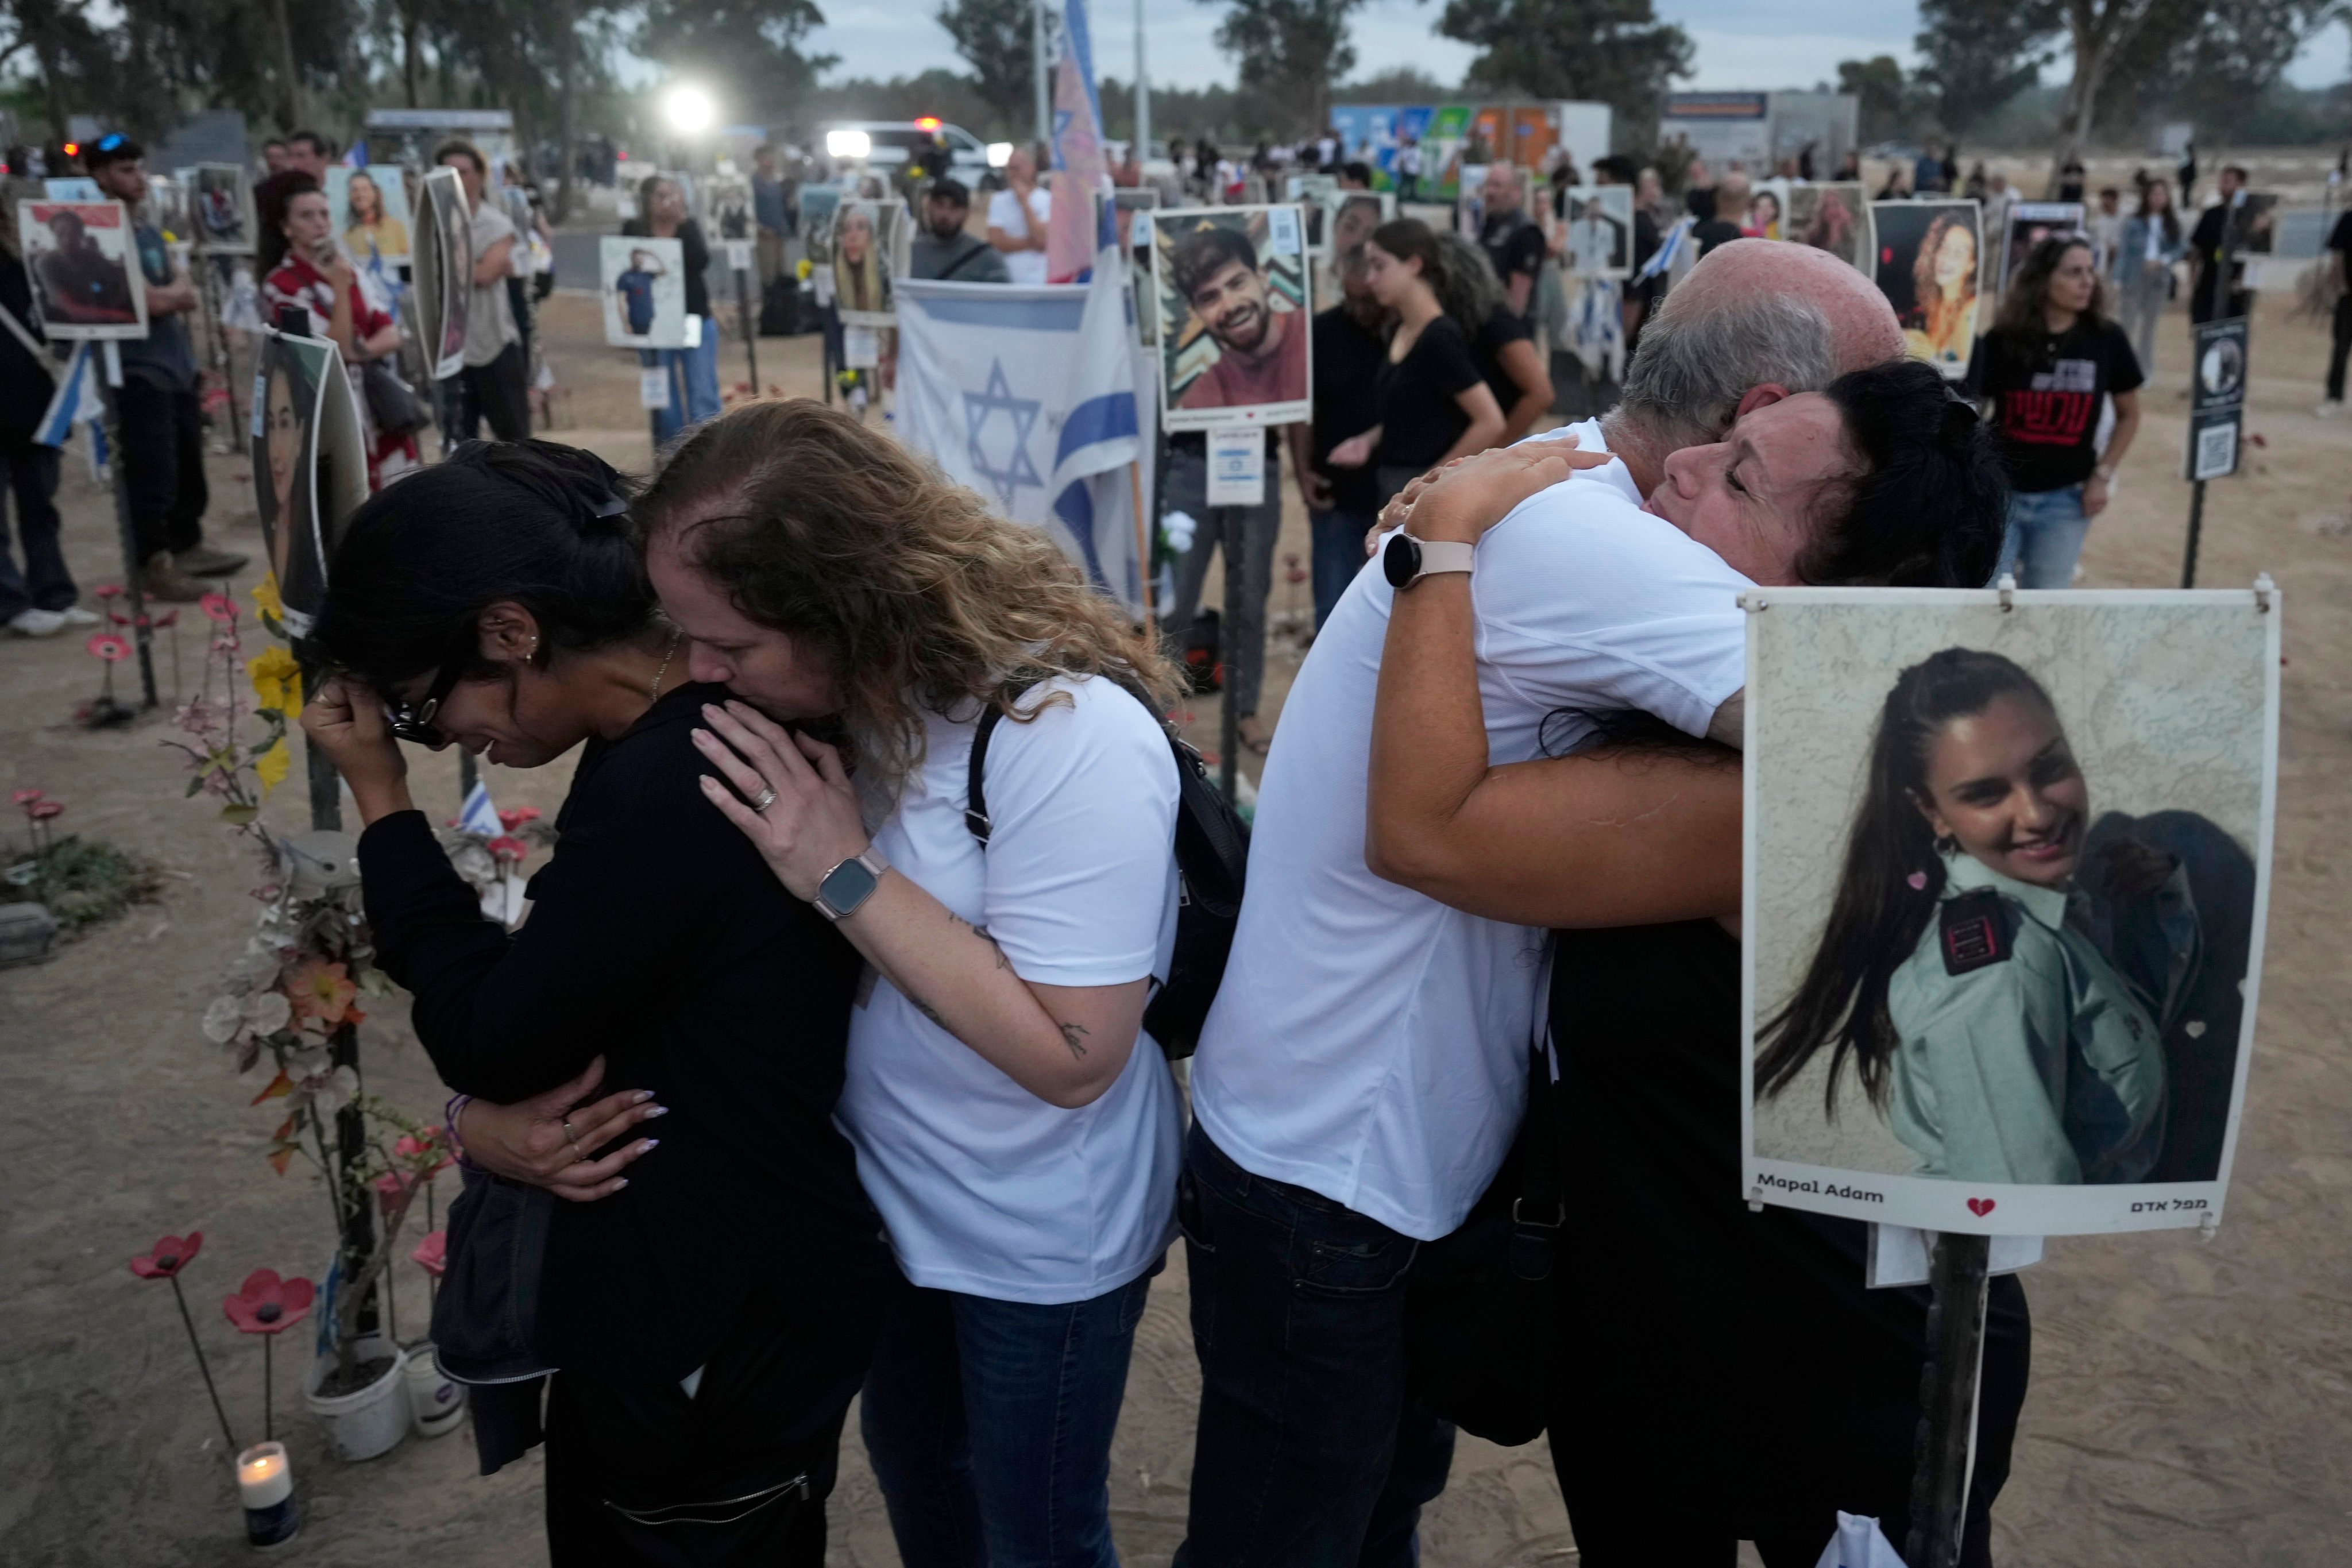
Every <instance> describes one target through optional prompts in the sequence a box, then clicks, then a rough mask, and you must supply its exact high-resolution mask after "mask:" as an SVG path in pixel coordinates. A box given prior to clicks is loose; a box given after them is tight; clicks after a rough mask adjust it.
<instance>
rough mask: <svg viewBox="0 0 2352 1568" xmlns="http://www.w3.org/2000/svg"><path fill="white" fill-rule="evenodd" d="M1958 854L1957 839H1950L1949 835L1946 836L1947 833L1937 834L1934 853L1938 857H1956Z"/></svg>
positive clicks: (1958, 844) (1958, 842) (1958, 843)
mask: <svg viewBox="0 0 2352 1568" xmlns="http://www.w3.org/2000/svg"><path fill="white" fill-rule="evenodd" d="M1959 852H1960V841H1959V840H1958V839H1957V838H1955V837H1952V836H1951V835H1950V834H1948V833H1939V834H1937V835H1936V853H1937V854H1938V855H1957V854H1958V853H1959Z"/></svg>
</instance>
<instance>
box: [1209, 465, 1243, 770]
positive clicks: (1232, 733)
mask: <svg viewBox="0 0 2352 1568" xmlns="http://www.w3.org/2000/svg"><path fill="white" fill-rule="evenodd" d="M1209 516H1210V517H1211V518H1212V519H1213V520H1214V521H1215V523H1216V529H1217V552H1218V553H1219V554H1220V555H1222V556H1223V557H1224V561H1223V569H1224V574H1225V615H1224V623H1225V624H1224V625H1223V626H1219V627H1218V628H1217V664H1218V666H1219V667H1221V668H1222V669H1223V679H1222V680H1221V681H1220V682H1219V687H1220V689H1219V690H1218V693H1217V786H1218V787H1219V788H1220V789H1222V790H1223V791H1224V792H1225V798H1226V799H1227V800H1231V801H1238V800H1239V799H1240V796H1239V795H1235V794H1234V791H1235V790H1236V789H1238V788H1239V787H1240V784H1239V779H1240V774H1241V758H1240V756H1239V755H1238V753H1239V752H1240V751H1241V749H1242V721H1241V715H1240V714H1238V713H1236V712H1234V659H1233V656H1232V649H1233V646H1234V628H1235V627H1236V626H1240V625H1241V615H1242V565H1241V559H1242V511H1241V508H1239V507H1236V506H1213V507H1211V508H1210V509H1209Z"/></svg>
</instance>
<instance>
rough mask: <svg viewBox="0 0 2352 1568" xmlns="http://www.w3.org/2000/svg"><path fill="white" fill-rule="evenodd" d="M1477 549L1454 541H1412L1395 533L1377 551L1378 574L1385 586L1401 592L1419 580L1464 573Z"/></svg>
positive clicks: (1472, 560) (1402, 534) (1473, 558)
mask: <svg viewBox="0 0 2352 1568" xmlns="http://www.w3.org/2000/svg"><path fill="white" fill-rule="evenodd" d="M1477 555H1478V547H1477V546H1476V545H1475V544H1464V543H1461V542H1458V541H1455V540H1438V539H1415V538H1414V537H1413V536H1412V534H1410V533H1406V532H1403V531H1398V532H1395V533H1392V534H1391V535H1389V542H1388V543H1387V545H1386V546H1384V547H1383V548H1382V549H1381V575H1382V576H1384V577H1386V578H1387V579H1388V580H1389V586H1390V587H1391V588H1394V589H1397V590H1399V591H1400V592H1402V590H1404V589H1406V588H1410V587H1412V585H1413V584H1415V583H1418V582H1420V581H1421V580H1422V579H1423V577H1435V576H1438V575H1440V574H1443V573H1447V572H1467V571H1469V570H1470V567H1471V563H1473V562H1474V561H1475V560H1476V559H1477Z"/></svg>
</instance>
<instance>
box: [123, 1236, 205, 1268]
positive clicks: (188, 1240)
mask: <svg viewBox="0 0 2352 1568" xmlns="http://www.w3.org/2000/svg"><path fill="white" fill-rule="evenodd" d="M204 1249H205V1233H204V1232H203V1231H201V1230H192V1231H190V1232H188V1234H187V1235H185V1236H160V1237H156V1238H155V1245H154V1247H152V1249H150V1250H149V1251H146V1252H142V1253H141V1254H140V1255H139V1256H138V1257H136V1258H132V1259H131V1272H132V1273H133V1274H136V1275H137V1276H139V1278H141V1279H170V1278H172V1276H173V1275H174V1274H177V1273H178V1272H179V1271H180V1270H181V1269H183V1268H186V1267H187V1266H188V1265H189V1264H191V1263H194V1261H195V1260H196V1254H197V1253H199V1252H202V1251H203V1250H204Z"/></svg>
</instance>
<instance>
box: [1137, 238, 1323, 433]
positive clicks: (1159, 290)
mask: <svg viewBox="0 0 2352 1568" xmlns="http://www.w3.org/2000/svg"><path fill="white" fill-rule="evenodd" d="M1150 217H1151V228H1152V239H1153V244H1152V287H1151V293H1152V297H1153V299H1154V300H1155V301H1156V307H1157V310H1158V311H1159V316H1160V331H1159V339H1160V370H1161V375H1162V382H1161V392H1162V401H1161V405H1160V406H1161V407H1163V408H1165V409H1166V410H1167V427H1168V428H1169V429H1171V430H1207V429H1212V428H1215V427H1219V426H1234V425H1288V424H1291V423H1294V422H1296V421H1299V420H1304V419H1307V418H1309V417H1311V416H1312V415H1313V413H1314V409H1313V406H1312V405H1311V404H1310V403H1309V402H1308V392H1309V388H1310V387H1311V385H1312V380H1311V378H1312V375H1313V364H1312V360H1313V350H1312V346H1311V342H1310V340H1311V337H1312V333H1311V332H1310V331H1309V330H1308V325H1307V322H1308V317H1309V314H1310V310H1311V305H1310V301H1309V297H1308V290H1309V288H1310V284H1309V281H1308V279H1307V235H1306V225H1305V222H1304V221H1303V219H1302V217H1301V216H1300V212H1299V209H1298V208H1297V207H1295V206H1287V205H1260V206H1242V207H1181V208H1178V209H1176V210H1174V211H1163V212H1157V213H1153V214H1151V215H1150Z"/></svg>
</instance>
